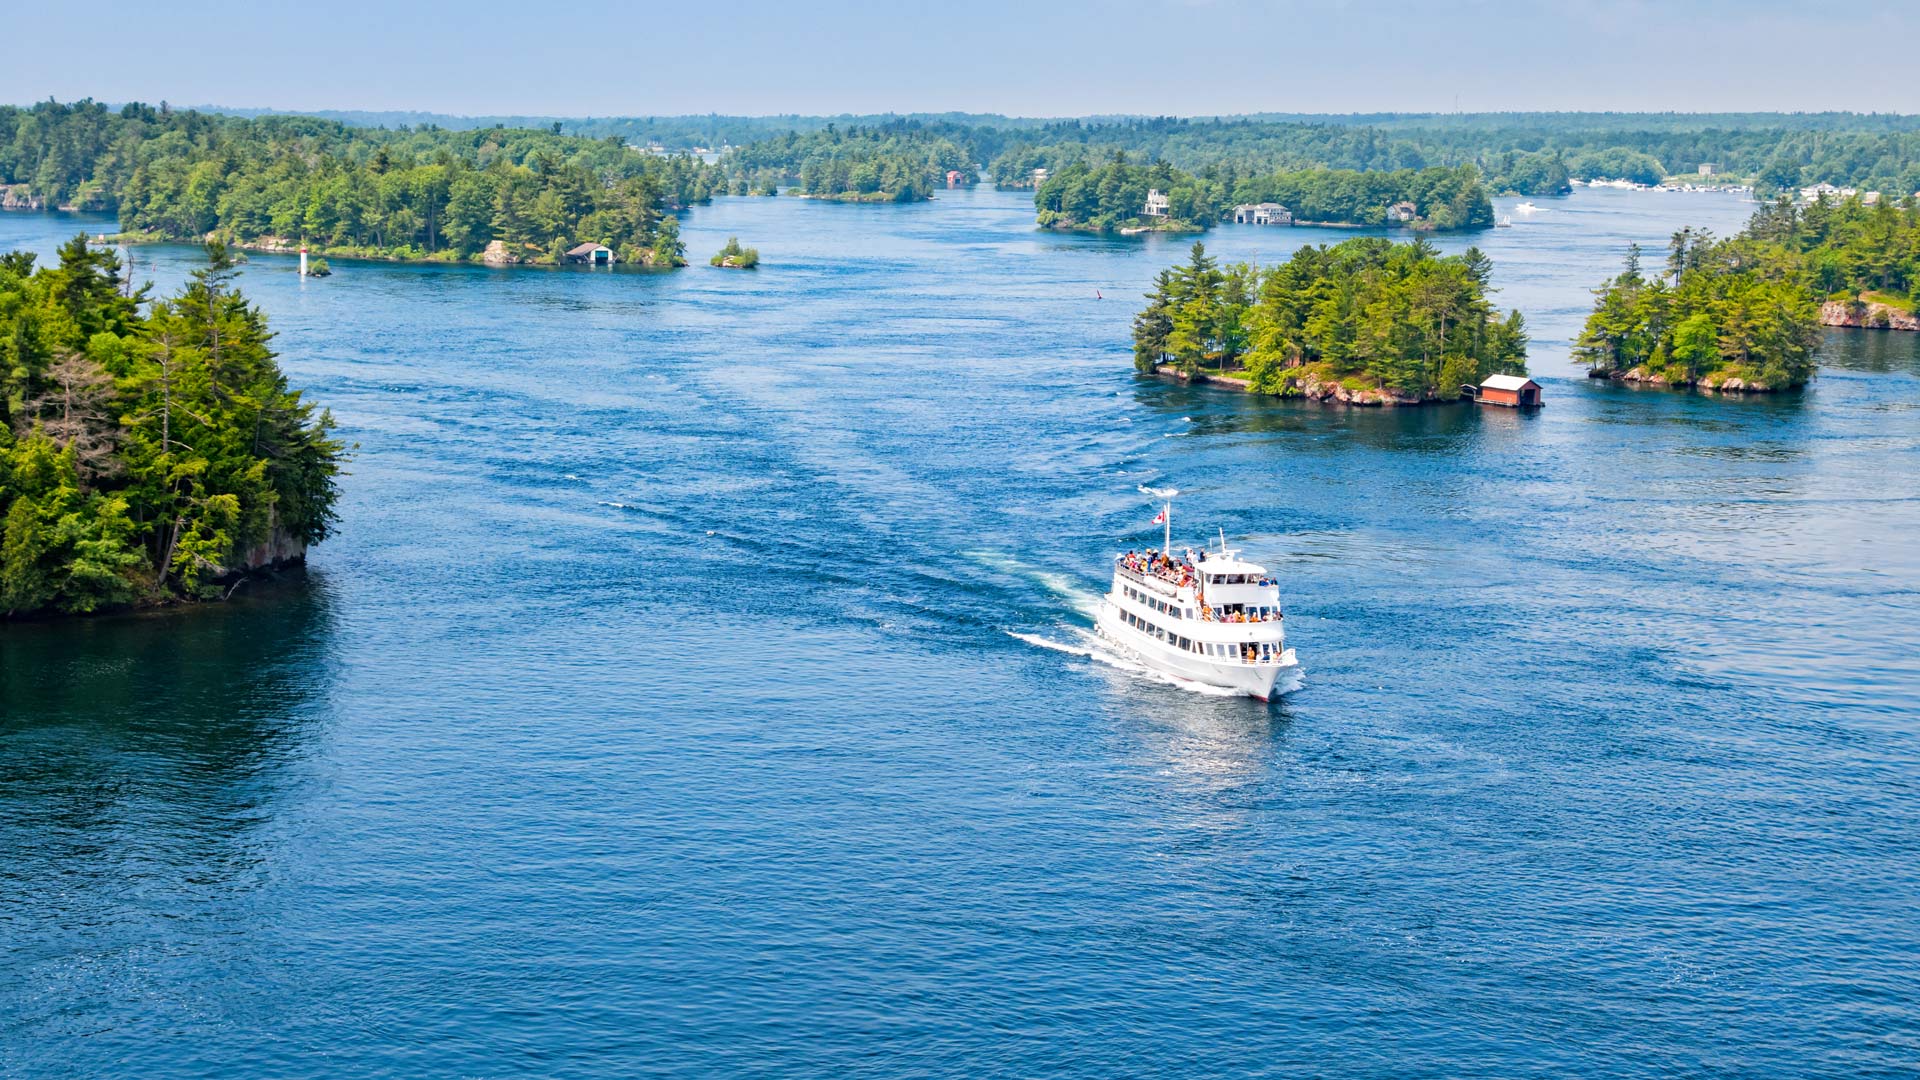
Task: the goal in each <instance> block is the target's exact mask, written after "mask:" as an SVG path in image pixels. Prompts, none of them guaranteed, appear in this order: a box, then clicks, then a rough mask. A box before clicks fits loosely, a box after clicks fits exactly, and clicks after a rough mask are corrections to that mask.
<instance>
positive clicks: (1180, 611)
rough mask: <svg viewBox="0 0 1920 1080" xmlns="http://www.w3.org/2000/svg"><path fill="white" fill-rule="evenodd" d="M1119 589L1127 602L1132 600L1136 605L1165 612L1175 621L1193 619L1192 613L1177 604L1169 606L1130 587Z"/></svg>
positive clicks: (1157, 598)
mask: <svg viewBox="0 0 1920 1080" xmlns="http://www.w3.org/2000/svg"><path fill="white" fill-rule="evenodd" d="M1121 587H1122V588H1123V589H1124V590H1125V591H1126V594H1127V599H1129V600H1133V601H1136V602H1138V603H1142V604H1145V605H1147V606H1148V607H1150V608H1152V609H1153V610H1155V611H1160V612H1165V613H1166V614H1168V615H1171V616H1173V617H1174V618H1176V619H1191V618H1193V615H1192V613H1191V612H1190V611H1189V610H1188V609H1186V608H1183V607H1181V606H1180V605H1178V604H1169V603H1167V602H1166V601H1165V600H1162V599H1160V598H1159V597H1157V596H1153V595H1151V594H1149V593H1144V592H1141V591H1140V590H1139V589H1136V588H1134V587H1132V586H1131V585H1125V586H1121Z"/></svg>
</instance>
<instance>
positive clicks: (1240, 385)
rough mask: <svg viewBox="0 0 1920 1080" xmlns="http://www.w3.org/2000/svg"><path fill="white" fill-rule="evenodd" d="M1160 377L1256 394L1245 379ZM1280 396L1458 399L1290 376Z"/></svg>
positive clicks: (1414, 401) (1348, 401)
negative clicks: (1411, 395)
mask: <svg viewBox="0 0 1920 1080" xmlns="http://www.w3.org/2000/svg"><path fill="white" fill-rule="evenodd" d="M1156 370H1157V371H1158V373H1159V374H1161V375H1164V376H1167V377H1169V378H1174V379H1179V380H1180V381H1182V382H1196V383H1207V384H1210V385H1213V386H1225V387H1230V388H1232V389H1234V390H1239V391H1241V392H1242V393H1248V394H1251V393H1253V384H1252V383H1251V382H1249V381H1248V380H1246V379H1236V378H1234V377H1233V376H1231V375H1195V376H1193V377H1192V378H1188V377H1187V376H1186V375H1184V374H1182V373H1181V371H1180V369H1178V368H1174V367H1164V366H1163V367H1160V368H1157V369H1156ZM1279 396H1280V397H1303V398H1306V399H1307V400H1308V401H1320V402H1333V403H1335V404H1339V405H1358V406H1361V407H1362V408H1381V407H1385V406H1400V405H1437V404H1440V403H1443V402H1450V401H1454V400H1456V399H1455V398H1448V397H1438V396H1427V397H1404V396H1402V395H1399V394H1396V393H1394V392H1393V391H1391V390H1386V389H1382V388H1379V387H1372V388H1360V389H1355V388H1354V387H1351V386H1347V385H1345V384H1342V383H1339V382H1323V381H1321V380H1320V379H1319V378H1318V377H1317V376H1314V375H1312V374H1308V375H1306V376H1304V377H1295V376H1291V375H1290V376H1288V377H1287V378H1286V381H1285V383H1284V384H1283V389H1282V390H1281V392H1280V394H1279Z"/></svg>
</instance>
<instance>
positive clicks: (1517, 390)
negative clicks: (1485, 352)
mask: <svg viewBox="0 0 1920 1080" xmlns="http://www.w3.org/2000/svg"><path fill="white" fill-rule="evenodd" d="M1470 389H1472V390H1473V400H1475V401H1478V402H1481V403H1483V404H1486V405H1505V406H1506V407H1508V408H1510V409H1533V408H1538V407H1539V406H1540V384H1539V383H1537V382H1534V381H1533V380H1532V379H1528V378H1523V377H1521V376H1519V375H1489V376H1487V377H1486V380H1485V381H1484V382H1482V383H1481V384H1480V385H1479V386H1477V387H1471V388H1470Z"/></svg>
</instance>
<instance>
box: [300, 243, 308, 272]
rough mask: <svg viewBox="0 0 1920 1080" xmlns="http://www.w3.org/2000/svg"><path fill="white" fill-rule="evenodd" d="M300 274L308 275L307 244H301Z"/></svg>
mask: <svg viewBox="0 0 1920 1080" xmlns="http://www.w3.org/2000/svg"><path fill="white" fill-rule="evenodd" d="M300 276H301V277H306V276H307V245H305V244H301V245H300Z"/></svg>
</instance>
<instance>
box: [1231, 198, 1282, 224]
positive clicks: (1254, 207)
mask: <svg viewBox="0 0 1920 1080" xmlns="http://www.w3.org/2000/svg"><path fill="white" fill-rule="evenodd" d="M1233 223H1234V224H1235V225H1291V224H1293V211H1291V210H1288V209H1287V208H1286V207H1284V206H1281V205H1280V204H1279V203H1277V202H1263V203H1241V204H1240V205H1239V206H1236V207H1234V208H1233Z"/></svg>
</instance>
